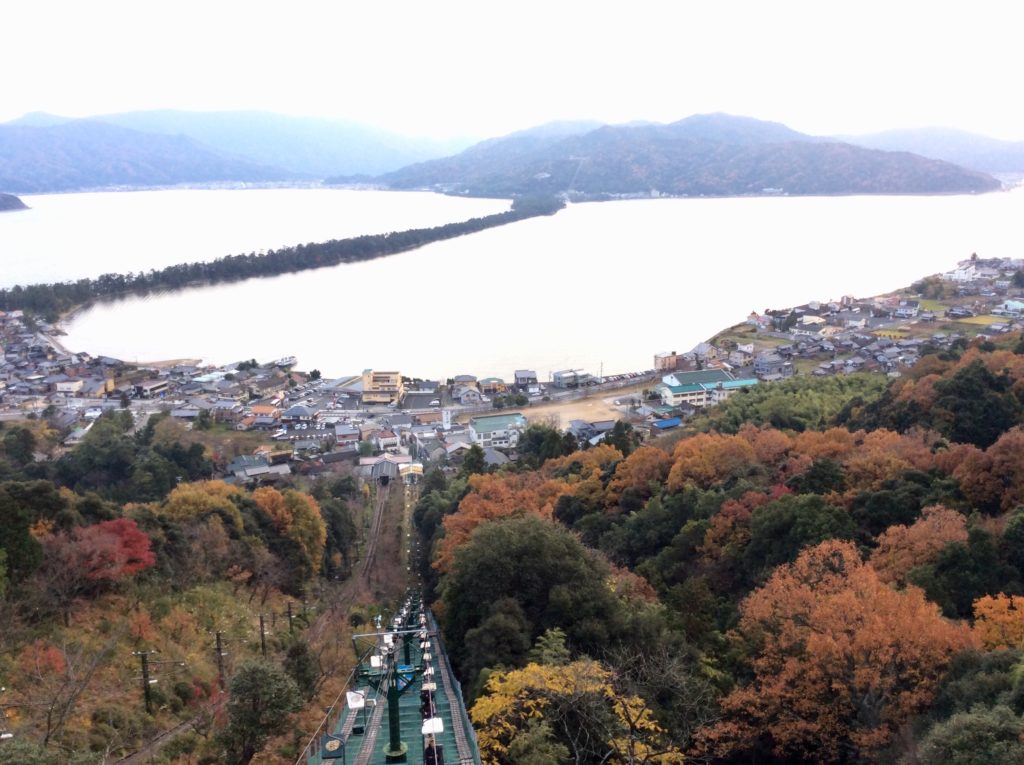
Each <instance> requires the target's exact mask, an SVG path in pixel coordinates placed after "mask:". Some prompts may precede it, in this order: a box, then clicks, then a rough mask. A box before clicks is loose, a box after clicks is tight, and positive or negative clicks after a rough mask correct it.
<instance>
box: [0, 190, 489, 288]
mask: <svg viewBox="0 0 1024 765" xmlns="http://www.w3.org/2000/svg"><path fill="white" fill-rule="evenodd" d="M22 198H23V200H24V201H25V204H27V205H29V207H30V208H31V209H30V210H25V211H20V212H17V213H8V214H4V215H0V266H2V268H0V286H3V287H9V286H11V285H14V284H30V283H38V282H55V281H68V280H72V279H79V278H82V277H89V276H99V275H100V274H104V273H128V272H129V271H148V270H149V269H151V268H162V267H164V266H171V265H174V264H176V263H191V262H196V261H206V260H213V259H214V258H219V257H221V256H223V255H237V254H239V253H248V252H259V251H260V250H269V249H274V248H277V247H282V246H286V245H294V244H300V243H303V242H322V241H326V240H328V239H343V238H345V237H350V236H360V235H362V234H380V233H384V232H386V231H402V230H405V229H409V228H425V227H429V226H439V225H442V224H444V223H451V222H452V221H458V220H465V219H466V218H474V217H477V216H481V215H489V214H491V213H494V212H501V211H502V210H507V209H508V207H509V203H508V201H506V200H495V199H458V198H454V197H445V196H441V195H440V194H425V193H415V192H412V193H407V194H406V193H402V194H398V193H386V192H381V191H348V190H345V189H246V190H237V189H234V190H228V189H168V190H163V191H137V192H97V193H85V194H47V195H38V196H24V197H22Z"/></svg>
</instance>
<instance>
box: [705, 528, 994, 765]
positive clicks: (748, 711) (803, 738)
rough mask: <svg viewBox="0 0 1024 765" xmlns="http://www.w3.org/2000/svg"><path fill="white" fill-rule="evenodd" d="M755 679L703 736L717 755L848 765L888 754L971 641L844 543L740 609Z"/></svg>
mask: <svg viewBox="0 0 1024 765" xmlns="http://www.w3.org/2000/svg"><path fill="white" fill-rule="evenodd" d="M741 613H742V618H741V620H740V624H739V627H738V632H739V636H740V637H741V639H742V641H743V643H744V644H745V646H746V650H747V651H748V653H749V656H750V663H751V669H752V670H753V676H754V679H753V680H752V681H751V682H750V683H749V684H747V685H746V686H744V687H742V688H738V689H736V690H735V691H733V692H732V693H731V694H729V696H727V697H726V698H725V699H724V700H723V702H722V709H723V711H724V712H725V714H726V717H725V719H724V720H723V721H722V722H720V723H718V724H717V725H714V726H712V727H711V728H709V729H707V730H705V731H704V733H703V736H702V741H703V744H704V746H706V747H707V748H708V750H709V751H711V752H713V753H716V752H717V753H725V752H728V751H735V750H740V751H743V750H751V749H756V748H768V749H770V750H771V751H772V752H773V754H774V755H775V756H777V757H783V758H789V759H793V760H800V759H809V760H813V761H815V762H840V761H849V760H850V758H851V757H853V756H856V755H860V756H864V755H866V754H870V752H872V751H873V750H877V749H878V748H880V747H883V746H885V745H886V744H887V743H888V742H889V741H890V740H891V738H892V736H893V734H894V733H895V732H896V730H897V729H898V728H899V727H900V726H901V725H903V724H904V723H905V722H906V721H907V720H909V719H910V718H911V717H912V716H913V715H914V714H916V713H918V712H919V711H920V710H922V709H923V708H925V707H926V706H927V705H928V704H929V703H930V702H931V700H932V698H933V696H934V693H935V689H936V686H937V684H938V682H939V680H940V679H941V678H942V676H943V674H944V672H945V670H946V668H947V666H948V665H949V662H950V660H951V658H952V656H953V654H954V653H956V652H957V651H959V650H962V649H963V648H966V647H969V646H971V645H972V644H973V643H974V642H975V641H974V638H973V636H972V634H971V633H970V631H969V629H968V628H967V627H966V626H965V625H961V624H954V623H951V622H948V621H946V620H945V619H943V618H942V616H941V615H940V613H939V609H938V607H937V606H936V605H935V604H933V603H930V602H928V601H927V600H926V599H925V597H924V594H923V593H922V592H921V591H920V590H919V589H917V588H915V587H908V588H907V589H906V590H904V591H902V592H897V591H896V590H893V589H891V588H890V587H889V586H888V585H886V584H885V583H884V582H883V581H882V580H881V579H880V578H879V576H878V574H877V573H875V571H874V569H873V568H872V567H871V566H870V565H867V564H865V563H864V562H863V561H862V560H861V558H860V555H859V554H858V552H857V548H856V547H855V546H854V545H853V544H852V543H849V542H839V541H836V540H830V541H826V542H822V543H821V544H819V545H817V546H815V547H812V548H809V549H807V550H805V551H804V552H802V553H801V554H800V556H799V557H798V558H797V559H796V561H795V562H794V563H792V564H787V565H784V566H780V567H779V568H778V569H777V570H776V571H775V573H774V574H772V576H771V578H770V579H769V580H768V582H767V583H766V584H765V585H764V586H763V587H762V588H760V589H758V590H756V591H754V592H753V593H752V594H751V595H750V596H749V597H748V598H747V599H746V600H744V601H743V603H742V605H741Z"/></svg>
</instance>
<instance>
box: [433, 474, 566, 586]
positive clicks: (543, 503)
mask: <svg viewBox="0 0 1024 765" xmlns="http://www.w3.org/2000/svg"><path fill="white" fill-rule="evenodd" d="M570 490H571V489H570V486H569V484H568V483H566V482H565V481H561V480H557V479H545V478H544V477H543V476H542V475H541V474H540V473H537V472H530V473H513V474H509V475H496V474H488V473H483V474H479V475H473V476H470V478H469V493H468V494H467V495H466V496H465V497H464V498H463V499H462V501H461V502H460V503H459V508H458V511H457V512H455V513H453V514H452V515H448V516H446V517H445V519H444V537H443V538H442V539H441V544H440V547H439V549H438V554H437V559H436V560H435V562H434V567H435V568H436V569H437V570H438V571H448V570H450V568H451V565H452V560H453V556H454V554H455V550H456V549H457V548H458V547H459V546H460V545H462V544H464V543H465V542H466V540H467V539H469V535H470V534H471V533H472V532H473V530H474V529H475V528H477V526H479V525H480V524H482V523H485V522H486V521H493V520H497V519H499V518H507V517H512V516H516V515H525V514H530V515H537V516H540V517H541V518H551V516H552V514H553V513H554V509H555V504H556V503H557V502H558V498H559V497H560V496H562V495H563V494H567V493H569V492H570Z"/></svg>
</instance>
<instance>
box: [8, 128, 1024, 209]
mask: <svg viewBox="0 0 1024 765" xmlns="http://www.w3.org/2000/svg"><path fill="white" fill-rule="evenodd" d="M467 146H468V148H467ZM453 152H458V153H453ZM966 168H970V169H966ZM990 173H992V174H1005V175H1015V174H1017V175H1019V174H1022V173H1024V143H1011V142H1005V141H996V140H995V139H990V138H986V137H984V136H976V135H971V134H968V133H962V132H958V131H952V130H917V131H892V132H889V133H882V134H877V135H872V136H860V137H846V138H842V139H839V138H828V137H819V136H810V135H805V134H803V133H799V132H797V131H795V130H792V129H790V128H788V127H786V126H785V125H781V124H778V123H773V122H763V121H760V120H756V119H751V118H748V117H734V116H730V115H724V114H710V115H695V116H693V117H688V118H686V119H683V120H680V121H678V122H674V123H671V124H668V125H664V124H658V123H650V122H633V123H629V124H624V125H604V124H602V123H599V122H555V123H550V124H547V125H542V126H540V127H536V128H531V129H529V130H523V131H520V132H517V133H512V134H510V135H507V136H503V137H500V138H491V139H488V140H485V141H482V142H480V143H477V144H475V145H472V146H469V141H467V140H452V141H447V142H439V141H427V140H422V139H414V138H409V137H405V136H400V135H396V134H394V133H388V132H385V131H381V130H377V129H373V128H369V127H366V126H363V125H358V124H354V123H349V122H341V121H332V120H325V119H317V118H302V117H287V116H283V115H278V114H271V113H267V112H182V111H147V112H127V113H123V114H108V115H103V116H99V117H93V118H89V119H68V118H64V117H58V116H55V115H50V114H43V113H33V114H28V115H25V116H24V117H22V118H20V119H17V120H14V121H12V122H8V123H5V124H0V189H2V190H4V191H8V192H14V193H39V192H48V191H74V190H81V189H90V188H101V187H130V188H131V187H142V186H162V185H175V184H200V183H230V182H246V183H289V182H316V181H319V180H320V179H323V178H327V179H328V182H329V183H343V184H352V183H357V182H361V183H372V184H375V185H379V186H383V187H387V188H395V189H409V188H431V189H437V190H442V191H448V192H452V193H460V194H476V195H501V196H508V195H513V194H532V193H539V194H551V193H556V194H564V193H566V192H570V195H574V196H576V197H579V198H590V199H601V198H610V197H620V196H646V195H651V194H652V193H654V194H667V195H673V196H681V195H688V196H699V195H706V196H721V195H742V194H766V193H768V194H773V193H784V194H876V193H964V192H980V191H989V190H993V189H996V188H999V187H1000V184H999V182H998V181H996V180H995V179H994V178H992V177H991V176H990V175H989V174H990Z"/></svg>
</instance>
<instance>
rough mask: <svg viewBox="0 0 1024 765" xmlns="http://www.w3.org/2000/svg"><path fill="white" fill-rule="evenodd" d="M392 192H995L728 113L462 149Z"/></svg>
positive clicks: (397, 177) (956, 173) (991, 186)
mask: <svg viewBox="0 0 1024 765" xmlns="http://www.w3.org/2000/svg"><path fill="white" fill-rule="evenodd" d="M379 180H380V181H381V182H383V183H384V184H386V185H388V186H390V187H393V188H418V187H436V188H444V189H447V190H452V191H458V192H462V193H470V194H532V193H562V192H566V191H569V190H571V191H574V192H577V193H579V194H582V195H584V196H587V197H591V198H593V197H601V196H614V195H640V194H648V193H651V192H653V191H656V192H658V193H662V194H670V195H678V196H682V195H691V196H692V195H709V196H728V195H737V194H759V193H765V192H766V191H771V192H773V193H778V191H777V190H781V191H782V192H784V193H787V194H886V193H888V194H894V193H907V194H909V193H917V194H921V193H952V192H957V193H963V192H978V191H991V190H995V189H998V188H999V187H1000V184H999V182H998V181H996V180H995V179H994V178H991V177H990V176H988V175H986V174H984V173H981V172H977V171H972V170H966V169H964V168H961V167H957V166H955V165H952V164H950V163H948V162H943V161H940V160H934V159H927V158H924V157H919V156H915V155H913V154H909V153H906V152H900V153H893V152H883V151H879V150H872V149H865V148H863V147H858V146H853V145H851V144H845V143H839V142H834V141H830V140H829V139H826V138H820V137H817V136H809V135H805V134H803V133H798V132H797V131H794V130H791V129H790V128H788V127H786V126H785V125H781V124H779V123H771V122H762V121H760V120H755V119H752V118H749V117H733V116H731V115H724V114H712V115H695V116H693V117H688V118H686V119H683V120H679V121H678V122H674V123H671V124H668V125H640V126H612V125H605V126H602V127H599V128H596V129H594V130H590V131H587V132H584V133H579V134H575V135H569V136H565V137H559V136H558V135H550V134H546V133H544V132H539V133H533V132H530V131H526V132H525V133H519V134H513V135H511V136H508V137H506V138H503V139H492V140H490V141H487V142H484V143H482V144H477V145H476V146H473V147H471V148H470V149H467V150H466V151H464V152H462V153H461V154H459V155H456V156H454V157H449V158H446V159H440V160H432V161H430V162H424V163H420V164H418V165H413V166H410V167H407V168H403V169H401V170H399V171H396V172H394V173H388V174H386V175H384V176H382V177H381V178H380V179H379Z"/></svg>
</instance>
